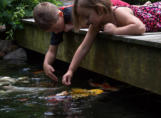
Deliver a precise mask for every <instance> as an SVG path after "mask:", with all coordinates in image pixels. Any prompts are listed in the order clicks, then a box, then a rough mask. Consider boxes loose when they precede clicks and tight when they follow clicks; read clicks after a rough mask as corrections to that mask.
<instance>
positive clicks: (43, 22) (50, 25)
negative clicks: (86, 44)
mask: <svg viewBox="0 0 161 118" xmlns="http://www.w3.org/2000/svg"><path fill="white" fill-rule="evenodd" d="M33 14H34V19H35V22H36V24H38V25H39V27H40V28H41V29H44V30H45V31H48V32H53V33H52V37H51V42H50V46H49V48H48V51H47V53H46V55H45V60H44V63H43V68H44V71H45V74H46V75H47V76H49V77H50V78H51V79H53V80H54V81H58V78H57V77H56V76H55V75H54V74H53V72H54V71H55V69H54V67H53V66H52V64H53V62H54V60H55V58H56V54H57V49H58V44H59V43H60V42H62V40H63V32H68V31H70V30H72V29H73V25H72V17H71V14H72V6H71V5H69V6H66V7H61V8H59V9H58V8H57V7H56V6H55V5H54V4H52V3H49V2H42V3H39V4H38V5H37V6H36V7H35V8H34V12H33Z"/></svg>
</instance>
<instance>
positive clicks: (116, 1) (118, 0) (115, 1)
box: [111, 0, 130, 6]
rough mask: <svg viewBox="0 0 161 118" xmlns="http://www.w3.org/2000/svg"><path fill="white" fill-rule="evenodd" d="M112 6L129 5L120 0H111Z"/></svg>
mask: <svg viewBox="0 0 161 118" xmlns="http://www.w3.org/2000/svg"><path fill="white" fill-rule="evenodd" d="M111 3H112V5H113V6H130V4H128V3H127V2H124V1H121V0H111Z"/></svg>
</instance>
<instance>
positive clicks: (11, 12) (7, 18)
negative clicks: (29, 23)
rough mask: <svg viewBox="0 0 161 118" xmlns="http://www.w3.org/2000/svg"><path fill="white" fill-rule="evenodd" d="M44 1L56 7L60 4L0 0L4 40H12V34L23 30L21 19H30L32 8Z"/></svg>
mask: <svg viewBox="0 0 161 118" xmlns="http://www.w3.org/2000/svg"><path fill="white" fill-rule="evenodd" d="M44 1H48V2H51V3H54V4H55V5H57V6H59V5H61V4H62V3H61V2H60V1H57V0H0V14H1V15H0V24H1V25H5V26H6V34H7V38H6V39H13V32H14V31H15V30H16V29H17V28H20V29H22V28H23V26H22V24H21V19H22V18H27V17H32V11H33V8H34V7H35V6H36V5H37V4H38V3H39V2H44Z"/></svg>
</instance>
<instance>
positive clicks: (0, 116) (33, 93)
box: [0, 61, 161, 118]
mask: <svg viewBox="0 0 161 118" xmlns="http://www.w3.org/2000/svg"><path fill="white" fill-rule="evenodd" d="M62 65H64V64H62ZM57 67H58V68H57V70H58V71H57V72H56V75H57V76H58V77H59V79H61V76H62V75H63V73H64V72H65V70H66V69H67V67H65V68H64V67H62V66H61V64H60V62H58V66H57ZM62 68H63V69H62ZM0 76H1V77H4V76H9V77H12V78H19V77H24V76H25V77H28V81H26V80H25V81H24V82H19V83H15V85H14V86H16V87H18V90H17V88H16V89H15V90H14V91H11V92H10V91H7V90H5V91H4V93H1V94H0V118H154V117H161V113H160V109H161V98H160V96H158V95H155V94H152V93H150V92H147V91H144V90H141V89H138V88H135V87H132V86H129V85H126V84H123V83H120V82H116V81H111V79H108V78H106V77H104V76H100V75H97V74H94V73H91V72H87V71H85V70H82V69H80V70H79V71H77V73H76V74H75V76H74V79H73V81H72V86H70V87H66V86H63V85H62V84H61V80H60V81H59V83H58V84H56V85H55V84H53V81H52V80H50V79H49V78H48V77H46V76H45V74H44V73H43V71H42V67H41V64H40V63H34V64H31V63H23V62H18V61H17V62H16V61H0ZM91 79H92V81H93V82H96V83H107V82H108V83H110V85H111V86H113V87H115V88H117V89H118V90H116V91H109V90H107V91H105V92H104V93H102V94H100V95H97V96H88V97H82V98H79V99H75V98H71V96H58V99H55V98H54V99H51V100H49V99H48V98H49V97H50V96H54V95H56V94H57V93H61V92H62V91H71V89H72V88H82V89H93V88H98V87H92V86H90V85H91V84H90V81H91ZM24 87H25V88H24ZM35 87H36V88H37V89H35ZM0 90H1V91H2V90H4V89H3V88H2V87H0Z"/></svg>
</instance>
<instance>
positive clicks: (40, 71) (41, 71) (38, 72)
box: [32, 70, 44, 74]
mask: <svg viewBox="0 0 161 118" xmlns="http://www.w3.org/2000/svg"><path fill="white" fill-rule="evenodd" d="M43 72H44V71H43V70H39V71H35V72H32V73H33V74H40V73H43Z"/></svg>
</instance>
